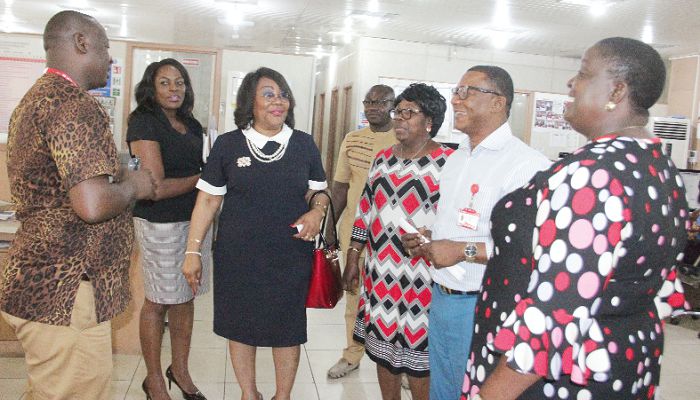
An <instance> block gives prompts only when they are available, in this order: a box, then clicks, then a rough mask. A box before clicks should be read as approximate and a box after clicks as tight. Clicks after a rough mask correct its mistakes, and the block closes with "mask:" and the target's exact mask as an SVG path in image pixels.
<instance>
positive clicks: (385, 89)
mask: <svg viewBox="0 0 700 400" xmlns="http://www.w3.org/2000/svg"><path fill="white" fill-rule="evenodd" d="M371 91H376V92H380V93H382V94H384V95H385V96H386V97H388V99H387V100H391V101H394V98H395V96H396V95H395V94H394V89H393V88H392V87H391V86H388V85H382V84H379V85H374V86H372V87H371V88H369V90H368V91H367V94H369V92H371Z"/></svg>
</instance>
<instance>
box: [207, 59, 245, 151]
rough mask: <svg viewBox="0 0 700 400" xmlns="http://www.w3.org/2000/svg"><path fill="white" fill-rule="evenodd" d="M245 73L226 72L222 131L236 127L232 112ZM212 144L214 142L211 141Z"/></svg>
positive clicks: (234, 109) (234, 108)
mask: <svg viewBox="0 0 700 400" xmlns="http://www.w3.org/2000/svg"><path fill="white" fill-rule="evenodd" d="M245 74H246V73H245V72H243V71H229V73H228V80H227V84H226V108H225V110H224V112H225V115H224V132H228V131H232V130H234V129H236V123H235V119H234V117H233V113H234V111H236V96H237V95H238V89H239V88H240V87H241V83H242V82H243V78H244V77H245ZM212 144H214V143H213V142H212Z"/></svg>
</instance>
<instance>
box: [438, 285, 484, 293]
mask: <svg viewBox="0 0 700 400" xmlns="http://www.w3.org/2000/svg"><path fill="white" fill-rule="evenodd" d="M435 285H437V287H438V289H440V291H442V292H443V293H445V294H461V295H465V294H468V295H470V296H473V295H477V294H479V291H478V290H470V291H464V290H456V289H450V288H448V287H445V286H442V285H441V284H439V283H436V284H435Z"/></svg>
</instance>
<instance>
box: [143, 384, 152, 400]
mask: <svg viewBox="0 0 700 400" xmlns="http://www.w3.org/2000/svg"><path fill="white" fill-rule="evenodd" d="M141 389H143V392H144V393H146V400H151V394H150V393H148V388H147V387H146V380H145V379H144V380H143V383H142V384H141Z"/></svg>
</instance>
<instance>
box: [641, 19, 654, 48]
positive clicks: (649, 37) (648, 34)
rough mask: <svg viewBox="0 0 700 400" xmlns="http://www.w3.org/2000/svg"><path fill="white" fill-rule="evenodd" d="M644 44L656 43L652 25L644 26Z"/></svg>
mask: <svg viewBox="0 0 700 400" xmlns="http://www.w3.org/2000/svg"><path fill="white" fill-rule="evenodd" d="M642 42H644V43H647V44H651V43H653V42H654V28H653V27H652V26H651V25H648V24H647V25H644V28H642Z"/></svg>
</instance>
